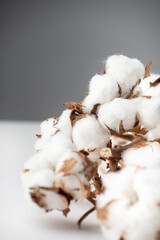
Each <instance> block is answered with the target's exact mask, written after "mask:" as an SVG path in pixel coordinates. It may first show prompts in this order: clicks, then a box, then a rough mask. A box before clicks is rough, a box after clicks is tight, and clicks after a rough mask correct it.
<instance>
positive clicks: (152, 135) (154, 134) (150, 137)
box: [145, 124, 160, 141]
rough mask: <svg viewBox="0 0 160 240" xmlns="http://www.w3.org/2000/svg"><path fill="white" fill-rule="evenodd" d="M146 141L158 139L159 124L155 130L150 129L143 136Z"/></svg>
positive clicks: (159, 134)
mask: <svg viewBox="0 0 160 240" xmlns="http://www.w3.org/2000/svg"><path fill="white" fill-rule="evenodd" d="M145 136H146V138H147V140H148V141H152V140H154V139H156V138H160V124H158V125H157V127H156V128H153V129H151V130H150V131H148V132H147V134H146V135H145Z"/></svg>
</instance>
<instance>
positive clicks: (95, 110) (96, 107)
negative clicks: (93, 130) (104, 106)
mask: <svg viewBox="0 0 160 240" xmlns="http://www.w3.org/2000/svg"><path fill="white" fill-rule="evenodd" d="M99 106H100V104H99V103H97V104H95V105H94V106H93V108H92V110H91V114H94V115H95V116H96V117H97V110H98V107H99Z"/></svg>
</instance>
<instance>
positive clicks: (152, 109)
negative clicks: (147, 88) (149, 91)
mask: <svg viewBox="0 0 160 240" xmlns="http://www.w3.org/2000/svg"><path fill="white" fill-rule="evenodd" d="M137 112H138V115H139V120H140V124H141V125H142V126H143V127H145V128H146V129H148V130H151V129H153V128H156V127H157V126H158V125H159V123H160V98H158V97H153V98H151V99H147V98H139V103H138V104H137Z"/></svg>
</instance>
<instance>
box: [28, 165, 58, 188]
mask: <svg viewBox="0 0 160 240" xmlns="http://www.w3.org/2000/svg"><path fill="white" fill-rule="evenodd" d="M53 183H54V172H53V171H52V170H49V169H43V170H40V171H38V172H35V173H34V174H33V173H32V174H31V175H30V177H29V178H28V181H27V182H26V187H27V188H30V187H37V186H38V187H39V186H40V187H52V186H53Z"/></svg>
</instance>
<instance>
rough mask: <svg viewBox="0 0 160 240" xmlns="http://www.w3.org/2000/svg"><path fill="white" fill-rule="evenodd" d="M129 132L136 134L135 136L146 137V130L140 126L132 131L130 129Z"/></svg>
mask: <svg viewBox="0 0 160 240" xmlns="http://www.w3.org/2000/svg"><path fill="white" fill-rule="evenodd" d="M129 132H134V133H137V134H141V135H146V133H147V132H148V130H147V129H146V128H142V127H141V126H140V125H137V126H136V127H134V128H133V129H130V130H129Z"/></svg>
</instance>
